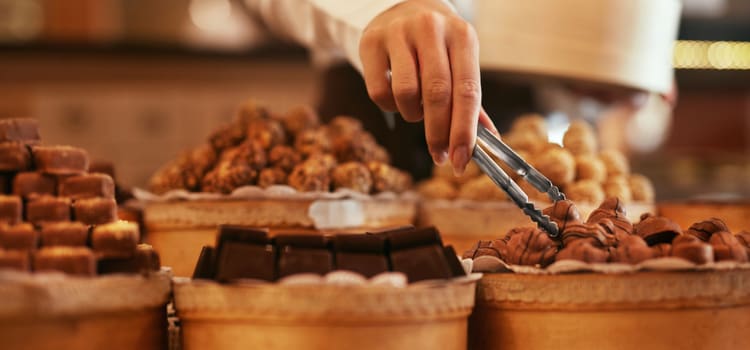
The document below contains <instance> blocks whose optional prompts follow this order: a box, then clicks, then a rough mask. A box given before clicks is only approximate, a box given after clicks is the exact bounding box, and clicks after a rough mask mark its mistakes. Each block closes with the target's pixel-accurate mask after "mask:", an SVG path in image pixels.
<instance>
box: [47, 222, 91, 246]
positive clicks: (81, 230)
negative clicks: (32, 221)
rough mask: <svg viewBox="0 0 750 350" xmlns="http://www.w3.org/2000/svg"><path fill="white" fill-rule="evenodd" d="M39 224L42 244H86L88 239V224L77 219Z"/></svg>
mask: <svg viewBox="0 0 750 350" xmlns="http://www.w3.org/2000/svg"><path fill="white" fill-rule="evenodd" d="M41 226H42V229H41V239H42V246H86V244H87V242H88V240H89V226H88V225H84V224H83V223H80V222H77V221H73V222H66V221H61V222H48V223H43V224H42V225H41Z"/></svg>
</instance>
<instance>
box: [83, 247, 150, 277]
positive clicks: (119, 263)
mask: <svg viewBox="0 0 750 350" xmlns="http://www.w3.org/2000/svg"><path fill="white" fill-rule="evenodd" d="M96 268H97V273H99V274H100V275H105V274H112V273H143V274H146V273H149V272H153V271H159V269H160V268H161V263H160V261H159V254H157V253H156V251H155V250H154V248H153V247H152V246H151V245H148V244H145V243H142V244H139V245H138V246H137V247H136V248H135V254H134V255H133V257H132V258H127V259H99V260H98V261H97V266H96Z"/></svg>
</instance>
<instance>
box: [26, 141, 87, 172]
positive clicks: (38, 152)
mask: <svg viewBox="0 0 750 350" xmlns="http://www.w3.org/2000/svg"><path fill="white" fill-rule="evenodd" d="M32 152H33V154H34V164H35V165H36V168H37V170H39V171H41V172H43V173H46V174H54V175H75V174H83V173H85V172H86V171H88V169H89V155H88V153H87V152H86V151H85V150H83V149H80V148H76V147H71V146H36V147H34V148H33V149H32Z"/></svg>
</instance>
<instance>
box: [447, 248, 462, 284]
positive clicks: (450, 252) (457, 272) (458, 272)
mask: <svg viewBox="0 0 750 350" xmlns="http://www.w3.org/2000/svg"><path fill="white" fill-rule="evenodd" d="M443 252H444V253H445V259H446V261H447V262H448V266H449V267H450V269H451V273H452V274H453V276H454V277H458V276H466V271H465V270H464V267H463V265H461V261H460V260H458V254H456V250H455V249H453V246H450V245H449V246H445V247H443Z"/></svg>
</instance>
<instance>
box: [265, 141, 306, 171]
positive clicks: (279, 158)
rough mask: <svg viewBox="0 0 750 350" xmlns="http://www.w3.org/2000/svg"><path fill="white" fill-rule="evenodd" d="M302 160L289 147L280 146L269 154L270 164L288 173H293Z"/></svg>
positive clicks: (272, 149)
mask: <svg viewBox="0 0 750 350" xmlns="http://www.w3.org/2000/svg"><path fill="white" fill-rule="evenodd" d="M301 159H302V157H301V156H300V154H299V153H297V151H295V150H294V149H293V148H291V147H289V146H284V145H278V146H275V147H273V148H271V151H269V152H268V163H270V164H271V166H273V167H276V168H279V169H282V170H284V172H286V173H288V172H291V171H292V169H294V167H295V166H296V165H297V164H299V163H300V161H301Z"/></svg>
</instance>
